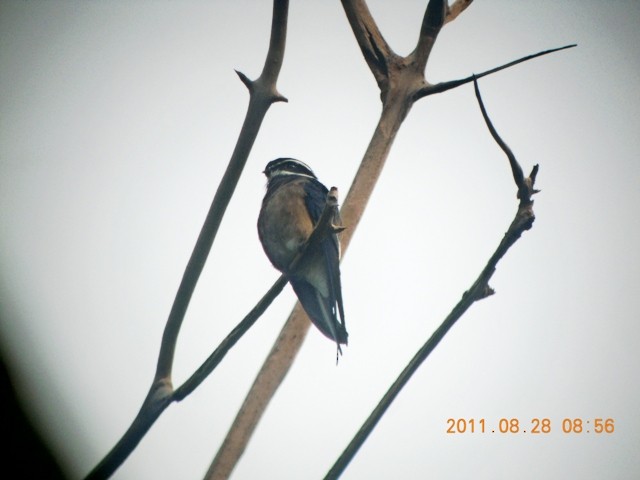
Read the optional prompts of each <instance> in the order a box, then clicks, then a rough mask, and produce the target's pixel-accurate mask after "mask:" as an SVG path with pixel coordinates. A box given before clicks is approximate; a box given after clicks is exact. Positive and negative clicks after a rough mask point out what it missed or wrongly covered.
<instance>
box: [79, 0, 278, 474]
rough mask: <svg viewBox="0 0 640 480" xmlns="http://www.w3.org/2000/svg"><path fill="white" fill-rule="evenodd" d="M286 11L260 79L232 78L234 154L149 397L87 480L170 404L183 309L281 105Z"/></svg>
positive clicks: (131, 445) (113, 461) (121, 454)
mask: <svg viewBox="0 0 640 480" xmlns="http://www.w3.org/2000/svg"><path fill="white" fill-rule="evenodd" d="M288 6H289V2H288V0H274V4H273V19H272V25H271V39H270V44H269V51H268V53H267V58H266V61H265V64H264V67H263V69H262V73H261V75H260V77H259V78H258V79H257V80H255V81H251V80H249V79H248V78H247V76H246V75H244V74H241V73H239V72H238V75H239V77H240V79H241V80H242V82H243V83H244V84H245V85H246V86H247V88H248V89H249V93H250V97H249V107H248V109H247V114H246V116H245V120H244V124H243V125H242V130H241V131H240V135H239V137H238V141H237V143H236V146H235V149H234V151H233V153H232V155H231V159H230V160H229V164H228V165H227V169H226V171H225V173H224V175H223V177H222V180H221V181H220V184H219V186H218V190H217V191H216V194H215V196H214V199H213V202H212V203H211V207H210V208H209V212H208V213H207V216H206V218H205V221H204V224H203V226H202V229H201V231H200V234H199V236H198V239H197V241H196V244H195V247H194V249H193V252H192V254H191V257H190V259H189V262H188V263H187V267H186V268H185V271H184V274H183V276H182V280H181V282H180V286H179V287H178V291H177V293H176V297H175V299H174V302H173V306H172V307H171V311H170V313H169V317H168V319H167V323H166V326H165V330H164V333H163V336H162V343H161V346H160V352H159V354H158V363H157V366H156V372H155V375H154V379H153V382H152V384H151V387H150V389H149V392H148V394H147V396H146V398H145V400H144V402H143V404H142V407H141V408H140V411H139V412H138V415H137V416H136V418H135V419H134V421H133V423H132V424H131V426H130V427H129V429H128V430H127V431H126V432H125V434H124V435H123V437H122V438H121V439H120V440H119V441H118V443H117V444H116V445H115V446H114V447H113V449H112V450H111V451H110V452H109V453H108V454H107V455H106V457H105V458H103V459H102V461H100V463H99V464H98V465H97V466H96V467H95V468H94V469H93V470H92V471H91V472H90V473H89V475H88V477H87V478H90V479H102V478H107V477H109V476H111V475H112V474H113V472H115V470H116V469H117V468H118V467H119V466H120V465H121V464H122V462H124V461H125V460H126V458H127V457H128V456H129V454H130V453H131V452H132V451H133V450H134V449H135V447H136V446H137V445H138V443H139V442H140V440H141V439H142V438H143V437H144V435H145V434H146V432H147V431H148V430H149V428H151V425H153V423H154V422H155V420H156V419H157V418H158V416H159V415H160V413H161V412H162V411H164V409H165V408H166V407H167V406H168V405H169V404H170V403H171V401H172V398H173V397H172V395H173V386H172V381H171V372H172V368H173V359H174V355H175V349H176V344H177V340H178V333H179V332H180V327H181V326H182V322H183V320H184V316H185V314H186V311H187V307H188V305H189V302H190V300H191V297H192V295H193V292H194V290H195V287H196V284H197V282H198V279H199V278H200V274H201V273H202V270H203V268H204V265H205V262H206V260H207V257H208V255H209V252H210V251H211V247H212V245H213V241H214V239H215V237H216V234H217V232H218V228H219V227H220V223H221V221H222V217H223V216H224V213H225V211H226V208H227V206H228V204H229V201H230V200H231V196H232V195H233V192H234V191H235V187H236V185H237V183H238V180H239V178H240V174H241V173H242V170H243V168H244V165H245V163H246V161H247V158H248V156H249V152H250V151H251V147H252V146H253V143H254V141H255V139H256V137H257V135H258V131H259V129H260V125H261V124H262V120H263V119H264V116H265V115H266V112H267V110H268V109H269V106H270V105H271V104H272V103H274V102H277V101H286V99H285V98H284V97H283V96H282V95H280V94H279V93H278V91H277V88H276V81H277V78H278V74H279V72H280V68H281V66H282V61H283V58H284V47H285V39H286V27H287V13H288Z"/></svg>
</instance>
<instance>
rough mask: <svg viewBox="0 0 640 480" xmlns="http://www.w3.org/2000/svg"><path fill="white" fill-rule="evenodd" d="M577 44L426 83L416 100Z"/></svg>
mask: <svg viewBox="0 0 640 480" xmlns="http://www.w3.org/2000/svg"><path fill="white" fill-rule="evenodd" d="M577 46H578V45H577V44H575V43H574V44H571V45H565V46H564V47H558V48H552V49H550V50H544V51H542V52H538V53H534V54H532V55H527V56H526V57H522V58H519V59H517V60H513V61H512V62H509V63H505V64H504V65H500V66H499V67H495V68H492V69H490V70H487V71H485V72H482V73H476V74H474V75H470V76H468V77H466V78H461V79H459V80H449V81H447V82H440V83H436V84H433V85H425V86H424V87H423V88H421V89H420V90H419V91H418V92H416V100H417V99H419V98H422V97H426V96H428V95H433V94H434V93H442V92H446V91H447V90H451V89H452V88H456V87H459V86H461V85H464V84H466V83H470V82H473V79H474V77H475V78H482V77H486V76H487V75H491V74H492V73H496V72H499V71H500V70H504V69H506V68H509V67H513V66H514V65H517V64H519V63H523V62H526V61H528V60H532V59H534V58H537V57H541V56H543V55H547V54H549V53H553V52H558V51H560V50H565V49H567V48H573V47H577Z"/></svg>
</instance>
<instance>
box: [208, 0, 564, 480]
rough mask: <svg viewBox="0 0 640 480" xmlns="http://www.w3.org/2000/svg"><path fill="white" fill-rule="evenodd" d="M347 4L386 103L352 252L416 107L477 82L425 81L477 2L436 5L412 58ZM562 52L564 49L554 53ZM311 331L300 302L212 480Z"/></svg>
mask: <svg viewBox="0 0 640 480" xmlns="http://www.w3.org/2000/svg"><path fill="white" fill-rule="evenodd" d="M341 1H342V6H343V8H344V10H345V14H346V16H347V19H348V21H349V25H350V26H351V29H352V30H353V34H354V36H355V38H356V41H357V42H358V45H359V46H360V49H361V51H362V55H363V57H364V59H365V61H366V63H367V65H368V67H369V69H370V70H371V72H372V74H373V76H374V78H375V80H376V82H377V84H378V87H379V88H380V96H381V99H382V113H381V115H380V119H379V121H378V124H377V126H376V129H375V131H374V133H373V136H372V138H371V140H370V142H369V145H368V147H367V149H366V152H365V154H364V157H363V159H362V161H361V163H360V167H359V168H358V171H357V173H356V176H355V178H354V180H353V183H352V184H351V188H350V189H349V192H348V194H347V196H346V198H345V201H344V204H343V206H342V209H341V212H340V213H341V217H342V219H343V220H344V222H345V224H346V225H348V226H349V229H348V230H347V231H346V232H345V233H344V234H343V235H342V236H341V246H342V251H343V252H346V250H347V247H348V246H349V243H350V241H351V238H352V236H353V234H354V232H355V230H356V228H357V226H358V223H359V222H360V219H361V218H362V215H363V213H364V210H365V208H366V205H367V203H368V201H369V198H370V197H371V194H372V192H373V189H374V187H375V185H376V182H377V180H378V178H379V176H380V174H381V172H382V169H383V167H384V164H385V161H386V159H387V157H388V154H389V151H390V150H391V146H392V145H393V142H394V140H395V137H396V134H397V133H398V130H399V129H400V126H401V125H402V122H403V121H404V119H405V118H406V116H407V114H408V113H409V111H410V110H411V107H412V106H413V104H414V103H415V102H416V101H417V100H419V99H420V98H422V97H424V96H427V95H431V94H434V93H439V92H444V91H446V90H449V89H451V88H455V87H458V86H460V85H463V84H465V83H468V82H470V81H472V80H473V77H468V78H466V79H462V80H455V81H452V82H445V83H442V84H437V85H431V84H429V83H428V82H427V81H426V79H425V76H424V69H425V66H426V64H427V63H428V60H429V55H430V52H431V51H432V47H433V45H434V43H435V40H436V38H437V35H438V33H439V31H440V29H441V28H442V26H443V25H444V24H446V23H447V22H450V21H451V20H453V19H455V18H456V17H457V16H458V15H459V14H460V13H462V12H463V11H464V10H465V9H466V8H467V7H468V6H469V4H470V3H471V1H470V0H456V1H455V2H454V3H453V4H452V5H451V6H450V7H447V4H446V2H445V1H444V0H430V1H429V3H428V6H427V9H426V11H425V15H424V18H423V21H422V27H421V30H420V31H421V33H420V38H419V40H418V42H417V44H416V48H415V49H414V52H413V53H412V54H410V55H408V56H407V57H401V56H399V55H397V54H396V53H394V52H393V50H392V49H391V47H390V46H389V45H388V43H387V42H386V40H385V39H384V37H383V35H382V33H381V32H380V30H379V28H378V26H377V25H376V22H375V20H374V19H373V17H372V16H371V13H370V11H369V9H368V7H367V4H366V2H365V0H341ZM443 16H444V18H443ZM563 48H568V47H563ZM556 50H559V49H554V50H551V51H556ZM551 51H546V52H541V53H538V54H535V55H531V56H529V57H525V58H523V59H519V60H517V61H515V62H511V63H509V64H506V65H503V66H501V67H497V68H494V69H492V70H489V71H487V72H484V73H482V74H480V75H482V76H484V75H489V74H491V73H494V72H497V71H499V70H502V69H504V68H508V67H510V66H512V65H515V64H517V63H521V62H524V61H526V60H529V59H531V58H535V57H537V56H540V55H543V54H546V53H551ZM480 75H479V76H480ZM309 326H310V322H309V320H308V318H307V316H306V314H305V313H304V311H303V309H302V308H301V306H300V304H299V303H297V304H296V306H295V307H294V309H293V311H292V312H291V314H290V315H289V318H288V319H287V321H286V323H285V325H284V326H283V328H282V330H281V332H280V335H279V336H278V338H277V339H276V341H275V343H274V345H273V347H272V349H271V351H270V352H269V354H268V356H267V358H266V360H265V361H264V363H263V365H262V368H261V369H260V372H259V373H258V375H257V376H256V379H255V380H254V383H253V385H252V386H251V389H250V391H249V393H248V394H247V396H246V397H245V400H244V402H243V404H242V406H241V407H240V409H239V411H238V414H237V415H236V418H235V420H234V422H233V424H232V426H231V428H230V430H229V432H228V433H227V436H226V438H225V440H224V442H223V444H222V446H221V447H220V450H219V451H218V454H217V455H216V457H215V459H214V461H213V463H212V465H211V467H210V468H209V472H208V474H207V477H206V478H207V479H226V478H228V477H229V475H230V474H231V472H232V470H233V468H234V467H235V465H236V463H237V462H238V460H239V459H240V457H241V455H242V453H243V452H244V450H245V448H246V446H247V444H248V442H249V439H250V438H251V435H252V434H253V431H254V430H255V427H256V425H257V424H258V421H259V420H260V418H261V416H262V414H263V413H264V411H265V409H266V407H267V405H268V403H269V401H270V399H271V398H272V397H273V395H274V394H275V392H276V390H277V389H278V387H279V385H280V384H281V383H282V381H283V379H284V378H285V376H286V374H287V372H288V371H289V369H290V367H291V365H292V364H293V361H294V359H295V357H296V355H297V353H298V351H299V350H300V348H301V346H302V343H303V340H304V338H305V335H306V333H307V331H308V329H309Z"/></svg>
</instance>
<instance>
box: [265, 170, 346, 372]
mask: <svg viewBox="0 0 640 480" xmlns="http://www.w3.org/2000/svg"><path fill="white" fill-rule="evenodd" d="M263 173H264V174H265V176H266V177H267V187H266V193H265V196H264V198H263V200H262V206H261V208H260V213H259V215H258V237H259V238H260V243H261V244H262V248H263V249H264V251H265V253H266V255H267V257H268V259H269V261H270V262H271V264H272V265H273V266H274V267H275V268H276V269H277V270H279V271H280V272H282V273H283V274H284V275H286V277H287V279H288V280H289V283H290V284H291V287H292V288H293V291H294V292H295V294H296V296H297V297H298V300H299V301H300V304H301V305H302V308H303V309H304V311H305V312H306V313H307V315H308V316H309V319H310V320H311V322H312V323H313V324H314V325H315V326H316V327H317V328H318V329H319V330H320V332H322V333H323V334H324V335H325V336H326V337H327V338H329V339H331V340H333V341H335V342H336V345H337V351H338V353H339V354H342V349H341V348H340V345H347V339H348V333H347V329H346V324H345V318H344V306H343V302H342V286H341V281H340V241H339V238H338V233H337V232H336V231H333V232H331V233H330V234H329V235H327V236H326V237H325V238H323V239H322V240H321V241H320V242H319V243H317V244H315V246H313V245H312V246H311V248H312V250H311V251H308V252H306V253H305V261H304V262H302V266H300V267H299V268H293V269H291V268H290V267H291V263H292V261H293V260H294V258H295V257H296V255H297V254H298V253H299V252H300V251H301V250H302V249H303V247H304V245H305V242H306V241H307V239H308V238H309V236H310V235H311V232H312V231H313V229H314V227H315V225H316V224H317V223H318V219H319V218H320V215H321V213H322V211H323V209H324V206H325V204H326V201H327V193H328V190H327V187H325V186H324V185H323V184H322V183H320V181H319V180H318V178H317V177H316V175H315V174H314V173H313V171H312V170H311V168H310V167H309V166H308V165H307V164H305V163H304V162H301V161H300V160H297V159H294V158H277V159H275V160H272V161H270V162H269V163H267V165H266V167H265V169H264V171H263ZM333 221H334V224H335V225H340V224H341V222H340V218H339V213H336V214H335V217H334V219H333ZM336 355H337V354H336ZM336 360H337V356H336Z"/></svg>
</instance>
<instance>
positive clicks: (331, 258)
mask: <svg viewBox="0 0 640 480" xmlns="http://www.w3.org/2000/svg"><path fill="white" fill-rule="evenodd" d="M327 193H329V192H328V190H327V188H326V187H325V186H324V185H322V184H321V183H320V182H318V181H317V180H313V181H310V182H306V183H305V203H306V206H307V210H308V211H309V215H310V216H311V219H312V220H313V223H314V225H315V224H317V223H318V220H319V218H320V215H321V214H322V210H323V209H324V206H325V204H326V202H327ZM333 223H334V225H341V221H340V214H339V213H336V215H335V217H334V219H333ZM322 252H323V256H324V266H325V270H326V273H327V278H328V280H329V296H330V298H329V302H328V303H329V305H330V306H331V313H332V316H333V318H335V319H336V320H337V317H338V314H339V315H340V320H341V325H339V326H338V328H340V327H342V328H341V330H343V331H344V337H345V339H346V328H345V319H344V307H343V304H342V285H341V282H340V241H339V239H338V236H337V235H335V234H333V235H330V236H329V237H327V238H326V239H325V240H323V241H322ZM336 305H337V311H336ZM340 336H342V335H340Z"/></svg>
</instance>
